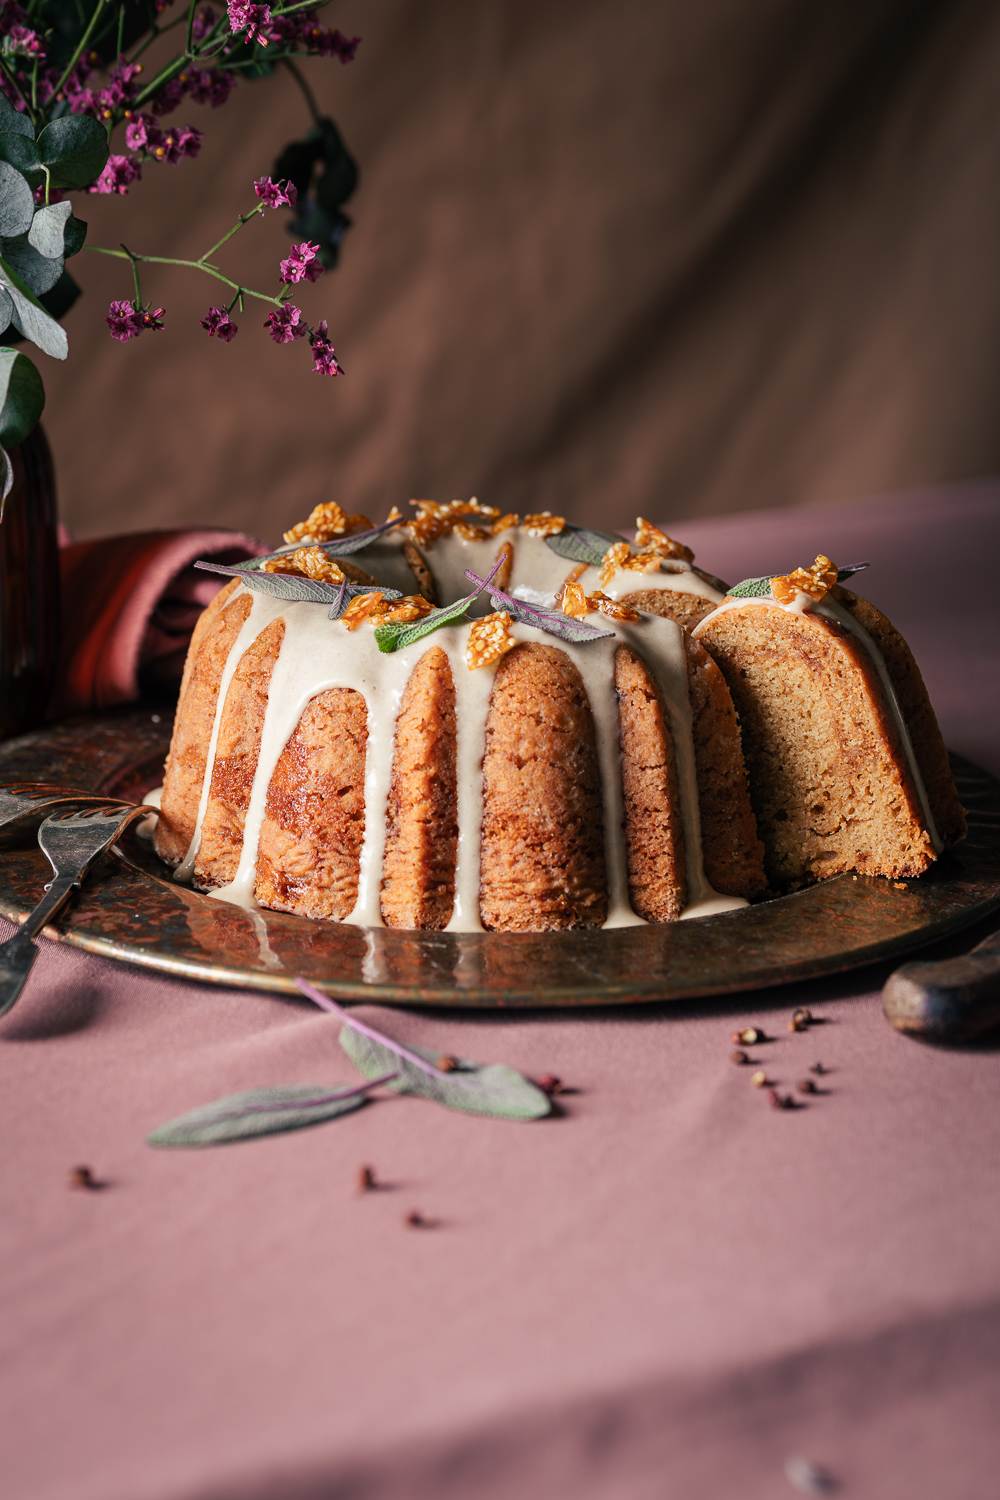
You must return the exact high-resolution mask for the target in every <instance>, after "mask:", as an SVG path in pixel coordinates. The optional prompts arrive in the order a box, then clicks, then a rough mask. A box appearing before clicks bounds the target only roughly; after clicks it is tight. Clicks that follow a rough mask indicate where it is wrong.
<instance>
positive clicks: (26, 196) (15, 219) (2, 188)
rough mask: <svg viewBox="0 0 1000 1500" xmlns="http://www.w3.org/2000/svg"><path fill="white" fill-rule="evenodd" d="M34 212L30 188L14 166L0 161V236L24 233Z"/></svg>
mask: <svg viewBox="0 0 1000 1500" xmlns="http://www.w3.org/2000/svg"><path fill="white" fill-rule="evenodd" d="M34 213H35V199H34V195H33V193H32V191H31V188H30V187H29V186H28V184H27V183H26V182H25V180H24V178H23V177H22V176H21V173H20V172H19V171H18V170H17V168H16V167H12V166H11V164H10V162H8V161H0V236H2V237H3V238H5V239H6V238H8V237H9V236H13V235H17V234H25V233H26V232H27V230H28V229H29V228H30V226H31V220H32V218H33V217H34Z"/></svg>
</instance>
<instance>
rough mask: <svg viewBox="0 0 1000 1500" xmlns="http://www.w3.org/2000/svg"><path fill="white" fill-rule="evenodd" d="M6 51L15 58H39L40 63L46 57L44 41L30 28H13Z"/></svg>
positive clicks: (8, 34)
mask: <svg viewBox="0 0 1000 1500" xmlns="http://www.w3.org/2000/svg"><path fill="white" fill-rule="evenodd" d="M5 50H6V51H7V52H8V53H9V54H11V55H12V56H14V57H30V58H37V59H38V61H39V62H41V61H42V60H43V59H44V57H45V48H44V46H43V45H42V39H41V37H40V36H39V35H38V32H37V31H32V29H31V27H30V26H11V28H10V30H9V31H8V32H7V46H6V49H5Z"/></svg>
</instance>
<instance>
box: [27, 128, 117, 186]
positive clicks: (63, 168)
mask: <svg viewBox="0 0 1000 1500" xmlns="http://www.w3.org/2000/svg"><path fill="white" fill-rule="evenodd" d="M38 155H39V159H40V160H41V161H42V163H43V164H44V165H45V166H47V167H48V169H49V171H50V172H51V173H52V181H53V182H54V183H55V185H56V187H61V188H85V187H89V186H90V184H91V183H92V182H95V181H96V180H97V178H98V177H99V176H100V175H101V171H102V170H103V167H104V164H105V162H106V161H107V159H108V133H107V131H106V130H105V129H104V126H103V125H100V124H99V123H98V122H97V120H95V119H94V118H93V117H92V116H91V115H62V116H60V118H59V119H58V120H50V121H49V123H48V125H46V127H45V129H44V130H43V131H42V133H41V135H40V136H39V137H38Z"/></svg>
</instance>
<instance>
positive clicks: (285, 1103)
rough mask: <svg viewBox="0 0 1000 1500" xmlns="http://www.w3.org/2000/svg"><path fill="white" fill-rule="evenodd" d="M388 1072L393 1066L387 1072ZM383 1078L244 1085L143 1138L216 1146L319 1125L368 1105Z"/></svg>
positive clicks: (170, 1143) (165, 1143)
mask: <svg viewBox="0 0 1000 1500" xmlns="http://www.w3.org/2000/svg"><path fill="white" fill-rule="evenodd" d="M392 1076H394V1070H392ZM387 1082H389V1079H388V1078H384V1079H378V1078H375V1079H372V1080H371V1081H370V1082H368V1083H365V1084H363V1085H360V1086H359V1085H356V1084H354V1085H351V1084H344V1085H339V1086H336V1085H335V1086H330V1085H329V1084H315V1085H312V1084H302V1083H300V1084H291V1085H287V1086H285V1087H282V1088H265V1089H250V1090H248V1091H247V1092H246V1093H242V1094H229V1095H227V1096H226V1098H224V1099H216V1100H215V1102H214V1103H213V1104H203V1105H201V1107H200V1108H198V1109H192V1110H190V1111H189V1112H188V1113H187V1114H185V1115H179V1116H178V1117H177V1119H175V1120H169V1121H168V1122H167V1123H166V1125H161V1126H160V1127H159V1129H158V1130H154V1131H153V1133H152V1135H150V1136H149V1137H148V1140H149V1144H150V1145H151V1146H222V1145H226V1144H228V1143H229V1142H231V1141H245V1140H250V1139H252V1138H253V1137H254V1136H260V1135H275V1134H277V1133H278V1132H281V1131H286V1130H302V1129H304V1128H305V1127H306V1126H308V1125H322V1124H324V1122H325V1121H327V1120H335V1119H337V1118H339V1116H341V1115H347V1114H353V1112H354V1111H355V1110H356V1109H360V1108H361V1107H362V1105H364V1104H367V1103H368V1098H369V1095H370V1094H371V1091H372V1090H373V1089H374V1088H376V1087H378V1086H379V1085H380V1084H382V1083H387Z"/></svg>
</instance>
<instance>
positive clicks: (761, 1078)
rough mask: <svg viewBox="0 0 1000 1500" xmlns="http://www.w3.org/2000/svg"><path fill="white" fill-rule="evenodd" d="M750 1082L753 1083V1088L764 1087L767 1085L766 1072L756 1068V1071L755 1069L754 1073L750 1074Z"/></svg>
mask: <svg viewBox="0 0 1000 1500" xmlns="http://www.w3.org/2000/svg"><path fill="white" fill-rule="evenodd" d="M750 1082H751V1083H752V1084H753V1086H754V1088H755V1089H763V1088H766V1087H767V1074H766V1073H765V1072H764V1069H763V1068H758V1069H757V1071H756V1073H752V1074H751V1075H750Z"/></svg>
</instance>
